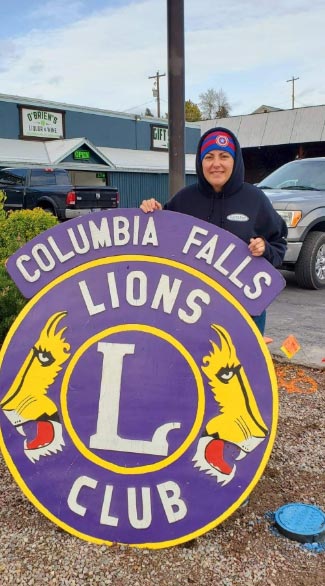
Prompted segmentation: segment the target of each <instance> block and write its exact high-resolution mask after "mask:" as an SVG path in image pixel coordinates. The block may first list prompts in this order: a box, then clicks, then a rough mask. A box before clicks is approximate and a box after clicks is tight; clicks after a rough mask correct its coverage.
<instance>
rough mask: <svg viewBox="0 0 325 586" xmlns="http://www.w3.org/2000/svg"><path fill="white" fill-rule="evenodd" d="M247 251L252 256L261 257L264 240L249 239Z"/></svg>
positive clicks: (263, 249) (263, 250)
mask: <svg viewBox="0 0 325 586" xmlns="http://www.w3.org/2000/svg"><path fill="white" fill-rule="evenodd" d="M248 250H249V251H250V253H251V254H252V255H253V256H263V254H264V252H265V240H264V239H263V238H251V239H250V241H249V245H248Z"/></svg>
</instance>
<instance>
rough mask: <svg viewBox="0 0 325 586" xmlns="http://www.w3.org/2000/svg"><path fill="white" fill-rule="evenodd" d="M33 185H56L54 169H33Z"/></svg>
mask: <svg viewBox="0 0 325 586" xmlns="http://www.w3.org/2000/svg"><path fill="white" fill-rule="evenodd" d="M30 185H31V187H38V186H40V185H56V180H55V171H54V169H49V170H47V169H32V170H31V173H30Z"/></svg>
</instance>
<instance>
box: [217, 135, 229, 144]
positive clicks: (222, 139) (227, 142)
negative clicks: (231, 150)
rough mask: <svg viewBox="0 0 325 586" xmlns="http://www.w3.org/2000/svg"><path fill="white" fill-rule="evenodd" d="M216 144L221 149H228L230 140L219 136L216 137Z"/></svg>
mask: <svg viewBox="0 0 325 586" xmlns="http://www.w3.org/2000/svg"><path fill="white" fill-rule="evenodd" d="M216 144H217V145H219V146H221V147H226V146H228V145H229V138H228V136H224V135H219V134H218V136H217V137H216Z"/></svg>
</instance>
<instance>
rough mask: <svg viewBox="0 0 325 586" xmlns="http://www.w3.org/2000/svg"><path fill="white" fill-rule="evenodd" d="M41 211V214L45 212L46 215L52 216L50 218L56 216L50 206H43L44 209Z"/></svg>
mask: <svg viewBox="0 0 325 586" xmlns="http://www.w3.org/2000/svg"><path fill="white" fill-rule="evenodd" d="M42 210H43V212H46V213H47V214H52V216H56V213H55V210H54V208H52V207H51V206H44V207H42Z"/></svg>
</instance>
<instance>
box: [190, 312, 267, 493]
mask: <svg viewBox="0 0 325 586" xmlns="http://www.w3.org/2000/svg"><path fill="white" fill-rule="evenodd" d="M211 327H212V329H213V330H214V331H215V332H216V333H217V334H218V338H219V345H218V344H217V343H216V342H214V341H212V340H210V344H211V346H212V350H211V351H210V352H209V354H208V355H206V356H204V358H203V365H202V371H203V372H204V374H205V375H206V376H207V378H208V380H209V385H210V387H211V390H212V392H213V395H214V398H215V401H216V402H217V403H218V405H219V413H218V415H216V416H215V417H213V418H212V419H210V421H208V423H207V425H206V429H205V436H204V437H202V438H201V439H200V441H199V444H198V449H197V452H196V454H195V456H194V458H193V460H194V461H195V462H196V464H195V466H197V467H199V468H200V470H204V471H205V472H206V473H207V474H211V475H213V476H216V477H217V482H222V483H223V484H226V483H227V482H229V481H230V480H231V479H232V478H233V477H234V475H235V472H236V466H235V465H233V466H231V465H230V464H229V463H228V462H226V460H225V458H224V447H225V443H226V442H228V443H230V444H232V445H234V446H236V447H237V448H238V452H239V453H238V455H237V457H236V460H241V459H243V458H244V457H245V456H246V455H247V454H248V453H249V452H251V451H253V450H254V449H255V448H256V447H257V446H258V445H259V444H260V443H261V442H262V441H263V440H264V439H265V438H266V436H267V434H268V429H267V427H266V425H265V423H264V421H263V418H262V416H261V413H260V411H259V408H258V406H257V403H256V400H255V396H254V393H253V391H252V388H251V386H250V383H249V381H248V378H247V376H246V373H245V371H244V369H243V367H242V364H241V362H240V360H239V359H238V357H237V352H236V348H235V346H234V344H233V342H232V339H231V337H230V335H229V333H228V332H227V331H226V330H225V329H224V328H223V327H221V326H217V325H215V324H213V325H212V326H211Z"/></svg>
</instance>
